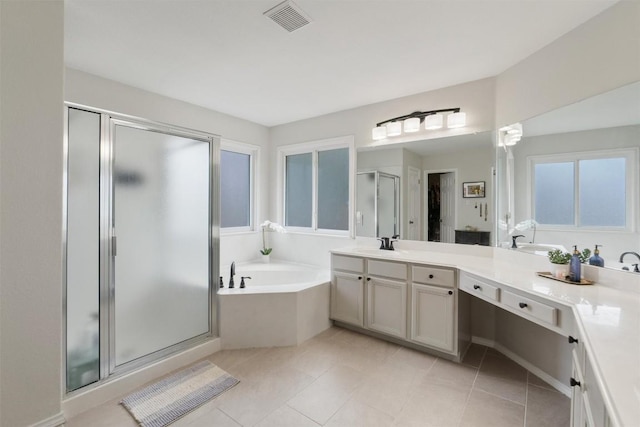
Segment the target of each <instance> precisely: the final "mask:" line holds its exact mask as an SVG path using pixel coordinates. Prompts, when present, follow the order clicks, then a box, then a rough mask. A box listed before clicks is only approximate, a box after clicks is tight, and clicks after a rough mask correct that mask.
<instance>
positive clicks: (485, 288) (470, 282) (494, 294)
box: [460, 275, 500, 301]
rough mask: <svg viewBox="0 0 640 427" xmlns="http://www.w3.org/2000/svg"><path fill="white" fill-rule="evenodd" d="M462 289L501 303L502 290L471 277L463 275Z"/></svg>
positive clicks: (461, 280)
mask: <svg viewBox="0 0 640 427" xmlns="http://www.w3.org/2000/svg"><path fill="white" fill-rule="evenodd" d="M460 289H463V290H465V291H467V292H468V293H470V294H473V295H482V296H483V297H485V298H487V299H490V300H492V301H500V288H498V287H497V286H493V285H490V284H488V283H485V282H483V281H482V280H478V279H476V278H474V277H471V276H467V275H463V276H462V277H461V279H460Z"/></svg>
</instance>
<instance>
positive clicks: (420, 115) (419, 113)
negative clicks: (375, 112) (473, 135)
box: [376, 108, 460, 127]
mask: <svg viewBox="0 0 640 427" xmlns="http://www.w3.org/2000/svg"><path fill="white" fill-rule="evenodd" d="M447 112H451V113H459V112H460V108H443V109H441V110H431V111H415V112H413V113H411V114H407V115H404V116H399V117H394V118H393V119H388V120H385V121H382V122H380V123H377V124H376V127H378V126H382V125H384V124H387V123H391V122H397V121H403V120H406V119H411V118H414V117H417V118H419V119H420V120H422V119H424V118H425V117H427V116H430V115H432V114H438V113H447Z"/></svg>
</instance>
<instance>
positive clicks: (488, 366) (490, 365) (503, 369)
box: [480, 354, 527, 382]
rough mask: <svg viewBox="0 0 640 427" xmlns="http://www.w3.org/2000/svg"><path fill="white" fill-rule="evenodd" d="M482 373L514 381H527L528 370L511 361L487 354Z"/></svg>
mask: <svg viewBox="0 0 640 427" xmlns="http://www.w3.org/2000/svg"><path fill="white" fill-rule="evenodd" d="M480 373H481V374H483V375H490V376H494V377H499V378H505V379H510V380H514V381H522V382H526V381H527V370H526V369H524V368H523V367H522V366H520V365H518V364H517V363H516V362H514V361H513V360H511V359H507V358H504V357H500V356H496V355H494V354H487V355H486V356H485V357H484V359H483V360H482V365H481V366H480Z"/></svg>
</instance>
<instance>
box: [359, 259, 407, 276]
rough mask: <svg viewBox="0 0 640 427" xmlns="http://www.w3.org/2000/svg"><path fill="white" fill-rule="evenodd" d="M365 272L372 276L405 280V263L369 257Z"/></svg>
mask: <svg viewBox="0 0 640 427" xmlns="http://www.w3.org/2000/svg"><path fill="white" fill-rule="evenodd" d="M367 273H368V274H369V275H372V276H383V277H391V278H394V279H400V280H407V264H401V263H397V262H388V261H377V260H371V259H370V260H368V261H367Z"/></svg>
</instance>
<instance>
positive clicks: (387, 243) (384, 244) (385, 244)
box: [378, 234, 400, 251]
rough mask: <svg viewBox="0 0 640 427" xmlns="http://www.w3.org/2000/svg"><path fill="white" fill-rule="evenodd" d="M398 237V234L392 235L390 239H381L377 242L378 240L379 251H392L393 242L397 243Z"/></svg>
mask: <svg viewBox="0 0 640 427" xmlns="http://www.w3.org/2000/svg"><path fill="white" fill-rule="evenodd" d="M398 237H400V235H399V234H394V235H393V236H391V237H381V238H379V239H378V240H380V242H381V243H380V249H382V250H385V251H393V250H394V248H393V242H397V240H394V239H397V238H398Z"/></svg>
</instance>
